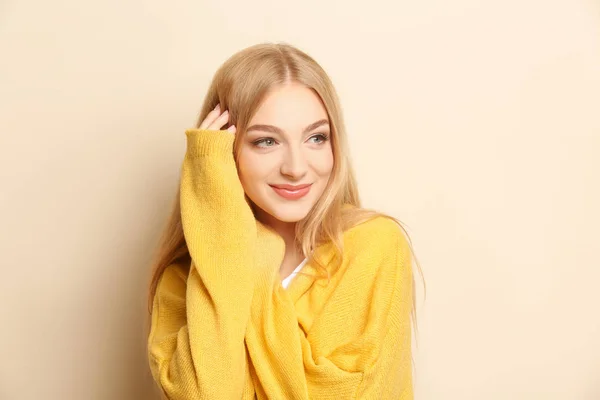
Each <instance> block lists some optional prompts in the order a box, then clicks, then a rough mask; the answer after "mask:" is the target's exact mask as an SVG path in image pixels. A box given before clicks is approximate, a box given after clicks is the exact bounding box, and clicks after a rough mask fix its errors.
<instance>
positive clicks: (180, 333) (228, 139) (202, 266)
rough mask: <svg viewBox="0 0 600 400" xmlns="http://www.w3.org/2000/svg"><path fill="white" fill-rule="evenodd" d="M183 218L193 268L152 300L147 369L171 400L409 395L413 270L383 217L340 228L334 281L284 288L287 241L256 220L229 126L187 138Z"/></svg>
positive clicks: (323, 254)
mask: <svg viewBox="0 0 600 400" xmlns="http://www.w3.org/2000/svg"><path fill="white" fill-rule="evenodd" d="M186 136H187V151H186V155H185V158H184V161H183V166H182V171H181V188H180V189H181V217H182V223H183V230H184V235H185V239H186V243H187V245H188V249H189V252H190V256H191V259H192V262H191V265H182V264H172V265H170V266H169V267H168V268H167V269H166V270H165V271H164V273H163V275H162V277H161V279H160V281H159V284H158V287H157V291H156V295H155V297H154V305H153V311H152V323H151V330H150V334H149V337H148V357H149V363H150V370H151V372H152V375H153V377H154V380H155V381H156V382H157V384H158V386H159V387H160V388H161V389H162V392H163V394H164V395H165V396H166V397H167V398H168V399H172V400H184V399H185V400H192V399H194V400H195V399H211V400H213V399H218V400H220V399H224V400H228V399H232V400H234V399H235V400H239V399H254V398H258V399H270V400H289V399H298V400H300V399H335V400H341V399H377V400H386V399H413V390H412V371H411V366H412V364H411V328H410V310H411V307H412V300H411V299H412V290H413V288H412V275H411V274H412V271H411V267H410V265H411V259H410V253H409V247H408V243H407V242H406V240H405V238H404V235H402V233H401V231H400V228H399V227H398V226H397V225H396V224H395V223H394V222H393V221H391V220H388V219H386V218H383V217H378V218H375V219H372V220H371V221H368V222H365V223H362V224H360V225H358V226H356V227H353V228H351V229H348V230H347V231H346V232H344V255H343V260H342V262H341V264H339V265H338V266H337V267H335V268H334V267H333V266H334V265H335V263H331V261H332V259H333V255H334V252H333V245H332V244H325V245H322V246H320V247H318V248H317V249H316V250H315V256H316V257H319V258H318V259H319V261H321V262H322V263H324V265H331V269H330V271H331V275H332V278H331V281H330V282H329V284H327V280H326V279H319V280H315V278H313V277H310V276H306V275H302V273H308V274H310V275H318V274H320V272H321V271H319V270H318V269H317V267H316V266H314V265H313V264H312V263H310V262H309V263H307V264H306V265H305V266H304V267H303V269H302V271H300V273H299V274H298V275H297V276H295V277H294V279H293V280H292V281H291V283H290V285H289V287H288V288H287V289H284V288H283V287H282V285H281V280H280V275H279V267H280V265H281V262H282V260H283V256H284V251H285V243H284V241H283V239H282V238H281V237H280V236H279V235H278V234H276V233H275V232H274V231H273V230H271V229H270V228H269V227H268V226H266V225H263V224H262V223H260V222H259V221H257V220H256V219H255V218H254V215H253V213H252V210H251V209H250V206H249V205H248V204H247V202H246V200H245V198H244V190H243V188H242V185H241V183H240V181H239V178H238V174H237V169H236V165H235V161H234V158H233V154H232V152H233V140H234V136H233V134H231V133H230V132H227V131H221V130H220V131H209V130H199V129H190V130H187V131H186Z"/></svg>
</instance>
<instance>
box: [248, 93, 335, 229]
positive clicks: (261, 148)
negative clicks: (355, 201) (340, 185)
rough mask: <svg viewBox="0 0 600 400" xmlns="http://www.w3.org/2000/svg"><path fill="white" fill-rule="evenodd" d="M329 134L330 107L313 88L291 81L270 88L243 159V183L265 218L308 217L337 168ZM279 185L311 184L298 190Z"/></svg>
mask: <svg viewBox="0 0 600 400" xmlns="http://www.w3.org/2000/svg"><path fill="white" fill-rule="evenodd" d="M329 135H330V127H329V119H328V117H327V112H326V110H325V107H324V106H323V104H322V102H321V99H320V98H319V96H318V95H317V94H316V93H315V92H314V91H312V90H311V89H308V88H306V87H305V86H303V85H301V84H298V83H289V84H286V85H282V86H279V87H277V88H275V89H274V90H272V91H271V92H270V93H269V94H267V96H266V98H265V100H264V102H263V103H262V105H261V106H260V108H259V109H258V111H257V112H256V114H255V115H254V117H253V118H252V119H251V120H250V122H249V124H248V129H247V130H246V133H245V135H244V137H243V138H242V139H241V140H242V143H241V146H240V155H239V159H238V170H239V175H240V180H241V182H242V186H243V187H244V191H245V192H246V195H247V196H248V197H249V198H250V200H252V202H254V204H256V205H257V206H258V210H257V212H258V214H259V215H257V217H258V219H259V220H263V222H267V223H268V222H269V220H271V219H272V218H275V219H276V220H278V221H281V222H297V221H300V220H302V219H303V218H304V217H306V215H307V214H308V212H309V211H310V210H311V208H312V207H313V206H314V205H315V203H316V202H317V200H318V199H319V197H320V196H321V195H322V193H323V191H324V189H325V187H326V185H327V182H328V180H329V176H330V175H331V171H332V169H333V152H332V149H331V142H330V137H329ZM277 185H291V186H297V185H310V186H309V188H308V189H305V190H304V191H302V190H301V191H300V192H298V191H296V193H294V192H286V191H283V190H277V189H276V188H274V186H277ZM304 192H306V194H304V195H302V194H303V193H304Z"/></svg>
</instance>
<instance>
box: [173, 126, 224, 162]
mask: <svg viewBox="0 0 600 400" xmlns="http://www.w3.org/2000/svg"><path fill="white" fill-rule="evenodd" d="M185 135H186V137H187V151H188V154H190V155H191V156H200V157H206V156H210V157H222V158H226V157H231V156H232V155H233V141H234V139H235V135H234V134H233V133H231V132H229V131H226V130H208V129H188V130H186V131H185Z"/></svg>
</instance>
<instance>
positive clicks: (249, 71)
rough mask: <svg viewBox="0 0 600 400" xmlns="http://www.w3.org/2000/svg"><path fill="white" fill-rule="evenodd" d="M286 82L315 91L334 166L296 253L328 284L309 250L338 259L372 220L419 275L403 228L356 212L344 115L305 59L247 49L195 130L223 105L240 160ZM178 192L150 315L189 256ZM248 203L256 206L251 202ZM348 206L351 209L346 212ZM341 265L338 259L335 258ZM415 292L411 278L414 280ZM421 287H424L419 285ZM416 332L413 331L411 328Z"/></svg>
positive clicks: (211, 95)
mask: <svg viewBox="0 0 600 400" xmlns="http://www.w3.org/2000/svg"><path fill="white" fill-rule="evenodd" d="M288 82H297V83H300V84H303V85H305V86H306V87H308V88H310V89H312V90H314V91H315V92H316V93H317V94H318V96H319V97H320V98H321V100H322V102H323V105H324V107H325V109H326V111H327V114H328V116H329V124H330V128H331V136H330V137H331V145H332V150H333V158H334V166H333V171H332V173H331V176H330V179H329V182H328V184H327V187H326V188H325V191H324V192H323V194H322V196H321V197H320V199H319V200H318V201H317V202H316V204H315V205H314V207H313V208H312V209H311V211H310V212H309V214H308V215H307V216H306V218H304V219H303V220H301V221H299V222H298V223H297V224H296V238H297V246H298V249H301V250H302V252H303V254H305V255H307V257H308V258H309V262H314V263H315V264H317V266H318V268H319V269H321V270H323V272H324V273H325V274H324V277H327V278H329V270H328V269H327V268H326V266H323V265H321V264H320V263H319V262H318V260H317V259H314V258H312V254H313V250H314V249H315V248H316V247H317V246H319V245H320V244H323V243H326V242H332V243H333V244H334V246H335V248H336V252H337V254H338V256H341V254H342V253H343V237H342V234H343V232H344V231H345V230H347V229H349V228H351V227H353V226H356V225H358V224H361V223H363V222H365V221H368V220H370V219H372V218H376V217H385V218H389V219H391V220H393V221H395V222H396V223H397V224H398V225H399V227H400V228H401V229H402V231H403V232H404V233H405V235H406V237H407V239H408V243H409V247H410V250H411V253H412V256H413V257H412V259H413V260H414V261H415V262H416V264H417V266H418V268H419V272H420V273H421V274H420V275H421V277H422V276H423V275H422V271H421V267H420V265H419V262H418V260H417V258H416V256H415V254H414V250H413V246H412V242H411V239H410V237H409V235H408V232H407V231H406V229H405V228H404V226H403V224H402V223H401V222H400V221H399V220H398V219H396V218H394V217H392V216H389V215H385V214H383V213H380V212H378V211H375V210H370V209H364V208H361V206H360V199H359V195H358V188H357V184H356V179H355V175H354V171H353V169H352V166H351V164H350V159H349V156H348V154H349V151H348V143H347V138H346V128H345V126H344V121H343V117H342V110H341V107H340V104H339V100H338V97H337V94H336V91H335V89H334V87H333V84H332V82H331V80H330V78H329V77H328V75H327V74H326V73H325V71H324V70H323V68H321V66H320V65H319V64H318V63H317V62H316V61H315V60H314V59H312V58H311V57H310V56H309V55H307V54H306V53H304V52H302V51H301V50H299V49H297V48H296V47H294V46H291V45H289V44H282V43H277V44H274V43H262V44H257V45H254V46H251V47H248V48H245V49H243V50H241V51H239V52H237V53H235V54H234V55H233V56H231V57H230V58H229V59H228V60H227V61H225V63H224V64H223V65H222V66H221V67H220V68H219V69H218V70H217V72H216V73H215V76H214V78H213V80H212V83H211V85H210V87H209V89H208V92H207V94H206V97H205V98H204V102H203V105H202V109H201V111H200V115H199V117H198V121H197V124H196V127H199V126H200V123H201V122H202V121H203V120H204V119H205V118H206V116H207V114H208V113H209V112H210V111H211V110H212V109H213V108H215V107H216V105H217V104H220V105H221V109H222V110H229V123H230V124H233V125H235V126H236V132H237V133H236V138H235V141H234V156H235V160H236V162H237V161H238V157H239V150H240V137H241V136H242V135H243V134H244V132H245V130H246V128H247V126H248V123H249V122H250V120H251V118H252V117H253V115H254V114H255V113H256V111H257V110H258V107H259V106H260V105H261V102H262V100H263V99H264V97H265V95H266V94H267V93H268V92H269V90H271V89H272V88H274V87H276V86H278V85H282V84H285V83H288ZM179 196H180V193H179V189H178V191H177V194H176V196H175V201H174V204H173V210H172V213H171V216H170V218H169V220H168V222H167V224H166V227H165V229H164V231H163V235H162V238H161V239H160V243H159V246H158V248H157V252H156V255H155V259H154V265H153V272H152V275H151V281H150V285H149V293H148V311H149V313H151V312H152V301H153V299H154V294H155V292H156V286H157V283H158V280H159V278H160V276H161V275H162V273H163V271H164V270H165V268H167V266H169V265H171V264H172V263H175V262H186V261H189V257H190V256H189V252H188V249H187V245H186V242H185V238H184V235H183V229H182V223H181V211H180V207H179V198H180V197H179ZM249 203H250V204H251V205H252V206H253V207H252V208H253V210H255V206H254V205H253V203H252V202H251V201H249ZM345 204H350V205H352V206H354V207H344V205H345ZM337 259H338V260H341V257H337ZM412 283H413V288H414V274H413V278H412ZM423 283H424V281H423ZM412 294H413V306H412V320H413V323H414V324H416V308H415V307H416V304H415V301H414V300H415V291H414V290H412ZM413 327H415V325H413Z"/></svg>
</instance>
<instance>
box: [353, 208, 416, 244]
mask: <svg viewBox="0 0 600 400" xmlns="http://www.w3.org/2000/svg"><path fill="white" fill-rule="evenodd" d="M404 240H405V236H404V233H403V229H402V228H401V226H400V225H399V224H398V223H397V222H396V221H395V220H393V219H391V218H388V217H386V216H383V215H378V216H374V217H373V218H370V219H368V220H366V221H364V222H361V223H359V224H357V225H355V226H352V227H351V228H349V229H347V230H346V231H344V243H345V244H346V243H348V244H349V245H352V246H357V247H361V248H362V247H367V248H371V247H373V246H382V245H383V246H390V245H394V244H399V242H401V241H404Z"/></svg>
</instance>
